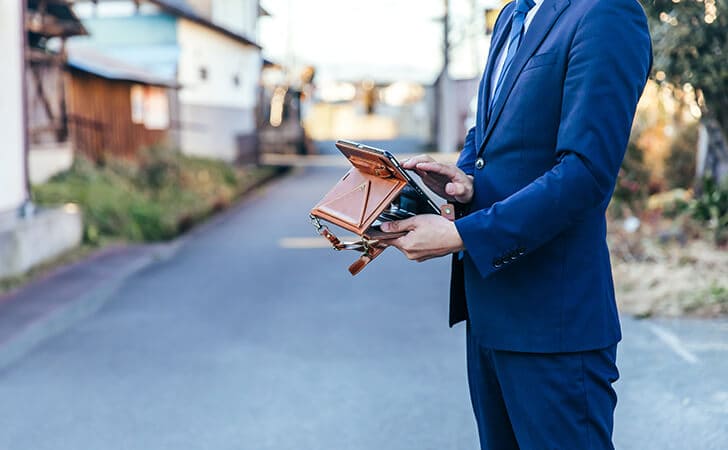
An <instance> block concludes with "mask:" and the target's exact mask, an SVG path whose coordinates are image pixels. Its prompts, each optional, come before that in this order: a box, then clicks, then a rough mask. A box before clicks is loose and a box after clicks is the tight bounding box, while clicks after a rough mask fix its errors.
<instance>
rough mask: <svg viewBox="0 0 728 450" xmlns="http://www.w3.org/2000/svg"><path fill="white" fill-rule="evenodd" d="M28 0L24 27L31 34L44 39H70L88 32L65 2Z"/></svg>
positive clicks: (58, 0) (63, 0) (62, 0)
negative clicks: (42, 2)
mask: <svg viewBox="0 0 728 450" xmlns="http://www.w3.org/2000/svg"><path fill="white" fill-rule="evenodd" d="M40 3H41V2H40V0H28V10H27V17H26V21H25V27H26V29H27V30H28V31H30V32H31V33H35V34H37V35H40V36H45V37H56V36H57V37H70V36H79V35H86V34H88V32H87V31H86V29H85V28H84V27H83V25H82V24H81V21H80V20H79V18H78V17H77V16H76V14H75V13H74V12H73V9H71V5H70V4H69V2H68V1H67V0H46V1H45V3H44V4H43V5H42V8H41V4H40Z"/></svg>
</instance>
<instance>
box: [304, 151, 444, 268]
mask: <svg viewBox="0 0 728 450" xmlns="http://www.w3.org/2000/svg"><path fill="white" fill-rule="evenodd" d="M336 147H337V148H338V149H339V150H340V151H341V153H343V154H344V156H346V158H347V159H348V160H349V162H350V163H351V165H352V167H351V169H349V171H348V172H347V173H346V174H345V175H344V176H343V177H342V178H341V179H340V180H339V182H338V183H336V185H335V186H334V187H333V188H332V189H331V190H330V191H329V192H328V193H327V194H326V195H325V196H324V198H323V199H321V201H319V202H318V204H316V206H314V207H313V209H311V213H310V219H311V222H312V223H313V225H314V226H315V227H316V230H317V231H318V232H319V234H321V236H323V237H324V238H326V239H327V240H328V241H329V242H330V243H331V245H332V246H333V247H334V249H335V250H355V251H358V252H360V253H361V255H360V257H359V258H358V259H357V260H356V261H355V262H354V263H353V264H352V265H351V266H350V267H349V272H351V274H352V275H356V274H357V273H359V272H361V270H362V269H363V268H364V267H366V265H367V264H369V263H370V262H371V261H372V260H373V259H374V258H376V257H377V256H379V255H380V254H381V253H382V252H383V251H384V249H385V247H381V246H378V243H379V240H380V239H383V238H387V239H391V238H396V237H399V236H402V235H404V234H406V233H385V232H383V231H382V230H381V228H380V226H381V224H382V223H384V222H388V221H394V220H402V219H406V218H409V217H413V216H415V215H417V214H441V215H443V216H444V217H446V218H448V219H449V220H455V211H454V208H453V205H450V204H444V205H442V206H440V207H438V205H437V202H436V201H435V200H433V198H432V197H431V196H430V195H428V193H427V192H426V190H424V189H423V188H422V187H421V186H419V185H418V184H417V182H416V180H415V179H414V178H412V176H410V174H409V173H408V172H406V171H405V170H404V169H403V168H402V166H400V164H399V162H398V161H397V160H396V158H395V157H394V156H393V155H392V154H391V153H389V152H388V151H386V150H381V149H377V148H374V147H369V146H366V145H363V144H359V143H356V142H350V141H337V142H336ZM323 222H329V223H331V224H333V225H336V226H338V227H341V228H343V229H345V230H347V231H350V232H352V233H354V234H356V235H357V236H358V237H359V239H358V240H356V241H353V242H343V241H341V240H339V238H337V237H336V235H334V233H333V232H331V230H330V229H329V227H328V226H327V225H325V224H324V223H323Z"/></svg>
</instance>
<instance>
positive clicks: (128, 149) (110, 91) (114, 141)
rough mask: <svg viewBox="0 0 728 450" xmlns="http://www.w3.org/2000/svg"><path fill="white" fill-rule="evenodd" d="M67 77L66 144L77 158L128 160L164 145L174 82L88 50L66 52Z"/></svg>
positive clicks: (165, 143)
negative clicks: (67, 141) (71, 147)
mask: <svg viewBox="0 0 728 450" xmlns="http://www.w3.org/2000/svg"><path fill="white" fill-rule="evenodd" d="M67 71H68V76H67V83H66V85H67V94H66V96H67V109H68V123H69V125H68V129H69V139H70V140H71V142H72V143H73V148H74V150H75V151H76V152H78V153H81V154H84V155H86V156H87V157H89V158H90V159H93V160H96V161H100V160H103V159H105V158H106V157H108V156H112V157H116V158H125V159H131V160H133V159H136V157H137V156H138V152H139V151H140V150H142V149H144V148H147V147H153V146H157V145H168V144H169V139H170V136H169V129H170V98H171V97H172V95H173V93H174V89H176V87H177V85H176V84H175V82H174V81H173V80H169V79H163V78H159V77H157V76H155V75H154V74H151V73H149V72H147V71H145V70H143V69H140V68H137V67H134V66H130V65H128V64H126V63H123V62H121V61H118V60H115V59H112V58H109V57H107V56H105V55H102V54H100V53H98V52H96V51H94V50H93V49H88V48H86V49H76V48H71V49H69V51H68V60H67Z"/></svg>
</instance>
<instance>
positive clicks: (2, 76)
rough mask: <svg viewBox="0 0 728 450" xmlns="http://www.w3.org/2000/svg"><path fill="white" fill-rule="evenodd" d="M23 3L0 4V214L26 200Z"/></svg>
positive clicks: (4, 2) (7, 2)
mask: <svg viewBox="0 0 728 450" xmlns="http://www.w3.org/2000/svg"><path fill="white" fill-rule="evenodd" d="M24 4H25V2H20V1H2V2H0V42H1V43H2V47H3V68H2V70H0V136H2V144H1V145H0V186H1V188H0V212H4V211H10V210H13V209H15V208H17V207H18V206H20V204H21V203H23V201H25V199H26V188H25V186H26V184H25V129H24V127H25V125H24V121H23V118H24V112H23V94H24V91H23V81H22V80H23V74H24V70H23V60H22V58H23V56H22V50H21V49H22V45H23V40H22V36H23V34H22V29H21V23H20V8H21V7H22V6H23V5H24Z"/></svg>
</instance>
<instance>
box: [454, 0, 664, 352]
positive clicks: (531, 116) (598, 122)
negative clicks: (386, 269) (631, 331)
mask: <svg viewBox="0 0 728 450" xmlns="http://www.w3.org/2000/svg"><path fill="white" fill-rule="evenodd" d="M513 9H514V3H510V4H509V5H507V6H506V7H505V8H504V9H503V11H502V13H501V14H500V17H499V18H498V20H497V21H496V25H495V31H494V34H493V39H492V43H491V52H490V55H491V57H489V58H488V63H487V66H486V69H485V73H484V76H483V80H482V81H481V85H480V90H479V94H478V102H479V103H478V105H479V108H478V113H477V122H476V126H475V127H473V128H472V129H471V130H470V131H469V132H468V135H467V138H466V139H465V147H464V148H463V151H462V153H461V155H460V159H459V160H458V166H459V167H460V168H461V169H462V170H464V171H465V172H466V173H468V174H471V175H473V177H474V190H475V194H474V197H473V199H472V201H471V203H470V204H469V205H464V207H465V209H466V215H464V216H463V217H461V218H460V219H458V220H456V222H455V224H456V226H457V229H458V231H459V233H460V236H461V237H462V240H463V242H464V244H465V248H466V251H465V252H464V255H463V258H462V260H461V259H459V258H458V257H455V259H454V260H453V277H452V284H451V299H450V324H451V325H453V324H454V323H457V322H459V321H461V320H464V319H466V318H467V319H469V321H470V326H471V330H472V333H473V335H474V336H475V337H476V338H478V339H479V341H480V342H481V344H482V345H485V346H488V347H491V348H494V349H499V350H512V351H523V352H544V353H550V352H571V351H582V350H591V349H598V348H604V347H607V346H609V345H612V344H614V343H616V342H618V341H619V340H620V338H621V332H620V326H619V318H618V315H617V307H616V304H615V299H614V288H613V283H612V274H611V265H610V261H609V252H608V249H607V243H606V220H605V210H606V208H607V204H608V203H609V199H610V197H611V195H612V192H613V190H614V185H615V180H616V177H617V172H618V171H619V167H620V165H621V163H622V159H623V157H624V151H625V148H626V146H627V140H628V138H629V134H630V129H631V125H632V120H633V118H634V113H635V109H636V106H637V101H638V100H639V97H640V95H641V94H642V90H643V89H644V86H645V83H646V80H647V75H648V72H649V70H650V67H651V63H652V52H651V42H650V37H649V31H648V28H647V20H646V17H645V14H644V11H643V10H642V8H641V6H640V5H639V4H638V3H637V0H544V3H543V4H542V5H541V7H540V9H539V11H538V12H537V13H536V15H535V16H534V19H533V22H532V23H531V25H530V27H529V29H528V30H527V32H526V34H525V35H524V37H523V40H522V41H521V46H520V47H519V49H518V52H517V54H516V56H515V58H514V60H513V63H512V66H511V69H510V71H508V73H507V75H506V78H505V80H504V82H503V83H504V84H503V87H502V89H501V94H500V97H499V98H498V99H497V101H496V103H495V105H494V107H493V110H492V113H491V115H490V117H488V118H487V119H486V117H485V116H486V109H487V104H488V101H489V99H488V92H489V91H490V78H491V73H492V70H493V66H494V65H495V59H496V56H497V55H498V54H499V52H500V49H501V46H502V45H503V43H504V41H505V40H506V38H507V36H508V32H509V28H510V18H511V15H512V12H513ZM479 155H480V156H482V157H483V158H484V159H485V162H486V163H485V166H484V167H483V168H482V169H477V168H476V167H475V161H476V159H477V158H478V156H479Z"/></svg>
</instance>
